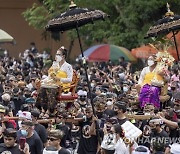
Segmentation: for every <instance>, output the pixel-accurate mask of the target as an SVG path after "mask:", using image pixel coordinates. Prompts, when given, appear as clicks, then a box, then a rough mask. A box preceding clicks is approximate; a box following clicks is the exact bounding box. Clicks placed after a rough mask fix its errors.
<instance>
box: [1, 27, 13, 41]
mask: <svg viewBox="0 0 180 154" xmlns="http://www.w3.org/2000/svg"><path fill="white" fill-rule="evenodd" d="M13 40H14V38H13V37H12V36H11V35H9V34H8V33H7V32H5V31H4V30H2V29H0V43H12V42H13Z"/></svg>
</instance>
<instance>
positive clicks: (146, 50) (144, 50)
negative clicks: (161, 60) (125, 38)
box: [131, 45, 157, 59]
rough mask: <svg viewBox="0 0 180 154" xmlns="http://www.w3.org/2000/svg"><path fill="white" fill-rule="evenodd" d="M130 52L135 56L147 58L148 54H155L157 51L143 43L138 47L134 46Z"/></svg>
mask: <svg viewBox="0 0 180 154" xmlns="http://www.w3.org/2000/svg"><path fill="white" fill-rule="evenodd" d="M131 53H132V55H133V56H134V57H136V58H143V59H147V58H148V57H149V56H151V55H153V54H156V53H157V51H156V50H155V49H154V48H152V47H151V46H149V45H143V46H141V47H139V48H134V49H132V50H131Z"/></svg>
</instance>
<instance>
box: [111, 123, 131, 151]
mask: <svg viewBox="0 0 180 154" xmlns="http://www.w3.org/2000/svg"><path fill="white" fill-rule="evenodd" d="M112 131H114V132H115V133H116V140H117V142H116V144H115V147H114V148H115V152H114V154H130V153H131V152H132V146H134V143H132V144H131V143H128V144H126V143H125V142H124V140H125V139H126V138H125V134H124V131H123V129H122V127H121V125H119V124H116V125H114V127H113V130H112Z"/></svg>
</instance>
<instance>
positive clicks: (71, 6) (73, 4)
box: [69, 0, 77, 8]
mask: <svg viewBox="0 0 180 154" xmlns="http://www.w3.org/2000/svg"><path fill="white" fill-rule="evenodd" d="M70 1H71V4H70V5H69V8H74V7H76V6H77V5H76V4H75V3H74V1H73V0H70Z"/></svg>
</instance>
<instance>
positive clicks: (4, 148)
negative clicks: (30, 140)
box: [0, 128, 30, 154]
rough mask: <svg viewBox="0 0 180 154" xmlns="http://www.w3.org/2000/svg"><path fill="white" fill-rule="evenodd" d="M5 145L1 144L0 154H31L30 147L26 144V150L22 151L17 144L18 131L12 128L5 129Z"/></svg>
mask: <svg viewBox="0 0 180 154" xmlns="http://www.w3.org/2000/svg"><path fill="white" fill-rule="evenodd" d="M3 136H4V143H1V144H0V153H8V154H21V153H23V154H30V153H29V146H28V144H27V143H25V147H24V149H20V146H19V145H18V144H17V143H16V137H17V134H16V131H15V130H14V129H12V128H8V129H5V131H4V133H3Z"/></svg>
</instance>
